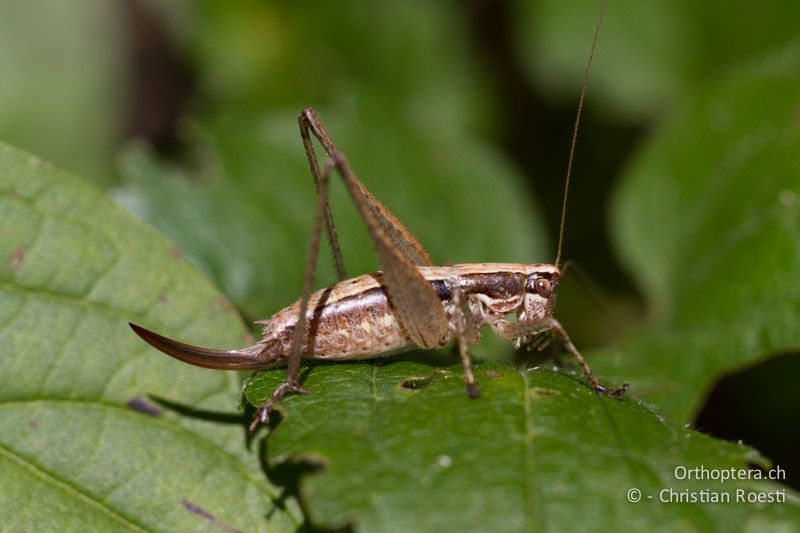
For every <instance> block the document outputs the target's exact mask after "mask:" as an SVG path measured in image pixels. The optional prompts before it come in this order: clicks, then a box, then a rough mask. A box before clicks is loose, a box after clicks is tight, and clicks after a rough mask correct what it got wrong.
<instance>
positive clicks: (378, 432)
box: [246, 361, 800, 531]
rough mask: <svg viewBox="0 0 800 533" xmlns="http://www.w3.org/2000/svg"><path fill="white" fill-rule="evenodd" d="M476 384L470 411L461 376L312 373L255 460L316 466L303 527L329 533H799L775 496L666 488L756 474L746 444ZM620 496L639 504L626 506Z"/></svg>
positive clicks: (547, 381)
mask: <svg viewBox="0 0 800 533" xmlns="http://www.w3.org/2000/svg"><path fill="white" fill-rule="evenodd" d="M476 371H477V374H476V375H477V376H478V380H479V385H480V388H481V397H480V398H479V399H477V400H471V399H469V398H468V397H467V396H466V394H465V393H464V385H463V380H462V371H461V369H460V366H450V367H445V368H444V369H442V367H441V366H432V365H428V364H425V363H420V362H413V361H399V362H394V363H388V364H380V363H377V364H348V363H340V364H336V365H320V366H314V367H312V368H311V369H310V370H308V371H307V373H306V374H305V382H304V385H305V386H307V387H309V388H310V389H311V392H310V393H309V394H306V395H300V396H290V397H288V398H287V399H285V400H284V402H283V403H282V404H281V406H280V410H281V412H282V413H283V415H284V416H283V420H282V421H281V422H280V423H279V424H278V425H277V427H275V428H274V430H273V431H272V434H271V435H270V437H269V455H268V460H269V461H270V463H272V464H273V465H274V464H280V463H283V462H286V461H300V460H306V461H310V462H312V463H314V464H317V465H318V466H319V467H320V471H319V472H316V473H313V474H308V475H307V476H305V477H304V478H303V479H302V481H301V494H302V497H303V498H304V499H305V500H306V504H307V508H308V510H309V513H310V518H311V519H312V522H314V523H317V524H323V525H326V526H341V525H343V524H346V523H354V524H356V525H357V526H358V527H359V529H361V530H365V531H376V530H377V531H382V530H387V529H395V528H396V527H397V526H398V524H402V527H403V528H404V529H408V530H414V531H419V530H422V531H442V530H459V529H464V530H490V531H533V530H536V531H548V530H549V531H564V530H583V531H586V530H593V529H596V528H597V525H598V524H602V525H603V528H604V529H609V530H614V529H617V528H630V526H631V525H635V526H636V529H647V528H666V529H668V530H669V529H681V528H682V529H687V528H688V529H690V530H692V529H694V530H704V529H708V528H709V527H710V526H712V525H713V527H714V528H718V529H719V530H726V529H731V528H737V529H739V528H741V529H748V527H754V528H755V527H759V526H762V527H763V526H769V527H772V528H780V527H785V528H787V531H796V530H797V524H798V523H800V506H798V503H797V501H796V499H795V500H792V498H796V497H795V496H793V494H792V493H791V492H789V491H788V490H787V489H786V488H785V487H783V486H781V485H778V484H774V483H767V482H755V481H752V480H750V481H747V480H745V481H731V482H728V483H720V482H719V481H709V480H703V481H698V480H684V479H677V477H680V476H678V475H677V474H676V473H675V469H676V467H685V468H687V469H691V468H695V467H698V468H699V467H705V468H707V469H730V468H734V469H737V470H738V469H746V468H747V465H748V463H753V462H754V463H758V464H761V465H764V459H763V458H761V457H760V456H759V455H758V454H757V453H755V452H754V451H753V450H752V449H750V448H747V447H746V446H743V445H741V444H733V443H728V442H723V441H719V440H715V439H712V438H710V437H708V436H705V435H703V434H701V433H698V432H696V431H694V430H691V429H687V428H686V427H684V426H680V425H678V424H676V423H675V422H672V421H670V420H665V419H664V418H662V417H660V416H658V415H656V414H654V413H653V412H651V411H650V410H648V409H647V408H645V407H643V406H642V405H640V404H639V403H637V402H636V401H634V400H632V399H622V400H616V399H611V398H608V397H605V396H599V395H597V394H595V393H594V392H592V391H591V389H589V388H588V387H587V386H586V385H584V384H583V383H582V382H580V381H578V380H576V379H575V378H573V377H571V376H569V375H566V374H562V373H555V372H551V371H548V370H544V369H534V370H517V369H514V368H513V367H510V366H508V365H500V364H480V365H478V366H477V367H476ZM282 378H283V372H281V371H272V372H263V373H260V374H258V375H257V376H255V377H254V378H251V379H250V380H249V381H248V383H247V385H246V397H247V399H248V400H249V401H250V402H251V403H253V404H254V405H256V404H259V403H260V402H262V401H263V400H264V399H265V398H266V397H267V396H268V395H269V394H270V392H271V391H272V390H273V389H274V387H276V386H277V385H278V384H279V383H280V382H281V380H282ZM630 489H639V490H640V491H641V493H642V495H643V498H644V499H643V501H642V502H640V503H638V504H633V503H630V502H628V500H627V492H628V490H630ZM669 489H673V490H674V491H676V492H678V493H682V492H684V491H687V494H688V492H693V493H696V494H699V492H698V491H702V490H706V491H708V492H709V493H710V492H714V493H720V494H721V493H725V494H727V495H729V497H731V498H732V502H733V503H729V504H716V505H710V504H709V505H702V506H701V505H672V504H668V503H662V502H659V501H658V499H659V497H660V496H662V497H663V494H662V492H661V491H663V490H669ZM737 490H742V491H745V492H747V491H761V492H763V491H767V492H769V491H778V494H786V495H787V501H788V502H789V503H783V504H774V505H768V506H757V505H751V504H746V503H735V499H733V498H735V496H736V491H737ZM650 497H652V498H653V499H652V500H650V499H649V498H650Z"/></svg>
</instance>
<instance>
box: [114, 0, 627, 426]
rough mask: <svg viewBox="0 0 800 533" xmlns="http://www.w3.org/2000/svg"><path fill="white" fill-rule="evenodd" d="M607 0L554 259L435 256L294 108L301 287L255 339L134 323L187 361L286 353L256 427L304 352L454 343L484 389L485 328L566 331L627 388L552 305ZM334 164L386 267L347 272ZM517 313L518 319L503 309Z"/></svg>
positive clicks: (350, 353)
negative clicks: (307, 225)
mask: <svg viewBox="0 0 800 533" xmlns="http://www.w3.org/2000/svg"><path fill="white" fill-rule="evenodd" d="M604 7H605V5H603V6H601V9H600V16H599V19H598V23H597V27H596V29H595V34H594V39H593V41H592V47H591V52H590V54H589V60H588V62H587V65H586V70H585V73H584V80H583V87H582V90H581V94H580V99H579V103H578V110H577V114H576V120H575V126H574V129H573V134H572V143H571V147H570V153H569V162H568V165H567V172H566V178H565V184H564V196H563V205H562V213H561V224H560V231H559V240H558V251H557V254H556V260H555V263H554V264H520V263H476V264H457V265H452V266H435V265H434V264H433V262H432V261H431V259H430V256H429V255H428V253H427V252H426V251H425V249H424V248H423V247H422V245H421V244H420V243H419V241H417V239H416V238H415V237H414V236H413V235H412V234H411V233H410V232H409V231H408V230H407V229H406V228H405V226H403V224H402V223H400V221H399V220H397V219H396V218H395V217H394V216H393V215H392V214H391V213H390V212H389V211H388V210H387V209H386V208H385V207H384V206H383V205H382V204H381V203H380V202H379V201H378V200H377V199H376V198H375V197H374V196H373V195H372V194H371V193H370V192H369V191H368V190H367V188H366V187H365V186H364V184H363V183H361V181H359V180H358V178H357V177H356V175H355V174H354V173H353V171H352V170H351V168H350V165H349V164H348V162H347V159H346V158H345V156H344V154H343V153H342V152H340V151H339V150H338V149H337V147H336V145H335V144H334V142H333V140H332V138H331V136H330V134H329V133H328V131H327V129H326V128H325V126H324V124H323V123H322V121H321V120H320V118H319V116H318V114H317V112H316V111H315V110H314V109H311V108H309V109H305V110H304V111H303V112H302V113H300V116H299V117H298V122H299V125H300V135H301V138H302V141H303V146H304V148H305V152H306V157H307V159H308V163H309V166H310V169H311V174H312V176H313V178H314V183H315V186H316V192H317V201H316V208H315V211H314V218H313V224H312V234H311V242H310V250H309V255H308V260H307V263H306V270H305V277H304V283H303V291H302V297H301V298H300V300H298V301H297V302H295V303H294V304H292V305H290V306H289V307H286V308H284V309H283V310H281V311H278V312H277V313H276V314H275V315H273V316H272V317H271V318H270V319H268V320H263V321H259V322H258V323H259V324H261V325H262V326H263V333H262V338H261V340H260V341H258V342H257V343H256V344H255V345H253V346H250V347H247V348H242V349H238V350H215V349H208V348H200V347H197V346H191V345H188V344H184V343H181V342H178V341H175V340H172V339H168V338H166V337H163V336H161V335H159V334H157V333H154V332H152V331H149V330H147V329H144V328H142V327H140V326H137V325H135V324H130V326H131V328H132V329H133V330H134V331H135V332H136V334H137V335H139V336H140V337H141V338H142V339H143V340H145V341H146V342H147V343H149V344H150V345H152V346H153V347H155V348H157V349H158V350H160V351H162V352H164V353H166V354H168V355H170V356H172V357H175V358H177V359H179V360H181V361H184V362H186V363H190V364H193V365H196V366H201V367H205V368H212V369H225V370H244V369H266V368H273V367H277V366H282V365H284V364H286V365H288V372H287V377H286V380H285V381H284V382H283V384H281V385H280V386H279V387H278V388H277V389H276V390H275V391H274V392H273V393H272V395H271V397H270V398H268V399H267V401H266V402H264V404H263V405H262V406H261V407H260V408H259V409H258V410H257V412H256V414H255V416H254V417H253V420H252V422H251V424H250V430H251V431H253V430H254V429H255V428H256V427H257V426H258V424H259V423H266V422H267V421H268V420H269V413H270V411H271V410H272V409H273V408H274V407H275V406H276V405H277V404H278V402H280V401H281V399H282V398H283V397H284V396H285V395H286V394H287V393H289V392H294V393H303V392H307V390H306V389H305V388H303V387H302V386H301V385H300V383H299V382H298V373H299V369H300V362H301V360H302V359H325V360H337V361H338V360H354V359H368V358H374V357H382V356H386V355H391V354H395V353H398V352H402V351H407V350H411V349H415V348H422V349H435V348H442V347H444V346H446V345H447V344H449V343H450V342H452V341H455V342H456V343H457V345H458V351H459V354H460V357H461V363H462V365H463V368H464V381H465V385H466V391H467V394H468V396H470V397H472V398H476V397H478V396H479V394H478V388H477V386H476V384H475V377H474V375H473V372H472V366H471V363H470V356H469V351H468V346H469V345H470V344H474V343H476V342H477V341H478V340H479V339H480V328H481V327H482V326H484V325H488V326H490V328H491V329H492V330H493V331H494V333H495V334H497V335H499V336H500V337H502V338H505V339H509V340H512V341H513V342H514V345H515V346H516V347H517V348H519V347H520V346H522V345H526V346H529V347H531V346H536V347H538V348H542V347H543V346H544V345H545V344H547V343H549V342H550V341H551V340H555V341H556V342H558V343H559V344H560V345H561V347H563V349H564V350H566V351H567V352H568V353H569V354H570V355H571V356H572V357H573V358H574V359H575V361H576V362H577V363H578V365H580V367H581V369H582V370H583V373H584V374H585V375H586V378H587V380H588V381H589V385H590V386H591V387H592V388H593V389H594V390H595V391H597V392H599V393H603V394H606V395H609V396H613V397H616V396H620V395H622V394H623V393H624V391H625V388H626V385H623V386H621V387H618V388H606V387H604V386H602V385H600V384H599V383H598V381H597V378H596V377H595V376H594V374H593V373H592V371H591V369H590V368H589V365H588V364H587V362H586V360H585V359H584V358H583V356H581V354H580V352H578V350H577V349H576V348H575V346H574V345H573V343H572V341H571V340H570V338H569V336H568V335H567V333H566V331H565V330H564V328H563V327H562V326H561V324H560V323H559V322H558V320H556V319H555V318H554V317H553V316H552V312H553V306H554V304H555V297H556V289H557V288H558V284H559V280H560V276H561V271H560V268H559V265H560V261H561V247H562V242H563V238H564V220H565V213H566V206H567V193H568V190H569V178H570V174H571V172H572V161H573V155H574V150H575V144H576V139H577V132H578V127H579V124H580V116H581V111H582V107H583V101H584V96H585V93H586V88H587V85H588V78H589V72H590V70H591V64H592V59H593V57H594V50H595V46H596V43H597V37H598V33H599V30H600V25H601V22H602V17H603V11H604ZM312 136H313V137H314V138H316V139H317V141H318V142H319V143H320V144H321V145H322V147H323V148H324V150H325V153H326V158H325V159H324V161H323V162H322V165H320V162H319V160H318V159H317V156H316V154H315V152H314V146H313V144H312ZM334 173H336V174H338V175H339V176H340V177H341V179H342V181H343V183H344V185H345V188H346V189H347V191H348V193H349V195H350V197H351V198H352V200H353V203H354V204H355V206H356V208H357V210H358V213H359V215H360V217H361V219H362V221H363V223H364V224H365V225H366V227H367V230H368V232H369V235H370V237H371V240H372V243H373V245H374V247H375V250H376V252H377V255H378V260H379V263H380V266H381V268H382V269H383V270H382V271H381V272H375V273H372V274H366V275H362V276H358V277H355V278H350V279H347V275H346V273H345V269H344V262H343V260H342V254H341V251H340V247H339V242H338V237H337V235H336V230H335V227H334V223H333V217H332V213H331V209H330V205H329V203H328V185H329V182H330V177H331V175H332V174H334ZM323 226H324V228H325V232H326V234H327V237H328V240H329V242H330V245H331V249H332V252H333V258H334V261H335V263H336V270H337V273H338V276H339V282H338V283H336V284H334V285H332V286H330V287H328V288H325V289H322V290H319V291H316V292H314V293H312V292H311V285H312V282H313V277H314V271H315V268H316V263H317V255H318V251H319V245H320V240H321V233H322V227H323ZM512 313H514V314H516V321H513V322H512V321H509V320H508V319H507V318H506V317H507V316H508V315H510V314H512Z"/></svg>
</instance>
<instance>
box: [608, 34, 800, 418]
mask: <svg viewBox="0 0 800 533" xmlns="http://www.w3.org/2000/svg"><path fill="white" fill-rule="evenodd" d="M798 73H800V47H798V46H792V47H789V48H787V49H785V50H783V51H781V52H780V53H775V54H771V55H769V56H767V57H765V58H764V60H762V61H760V62H759V63H758V64H757V65H755V66H749V67H746V68H743V69H740V70H738V71H736V72H734V73H732V74H730V75H728V76H727V77H725V78H723V79H721V80H719V82H717V83H715V84H714V85H713V86H711V87H709V88H708V89H707V90H705V91H704V92H703V93H702V94H700V95H699V96H698V97H697V98H696V99H694V100H693V101H692V102H689V103H687V105H685V106H684V107H683V108H682V109H681V110H680V112H679V113H678V114H677V115H676V116H675V117H674V118H673V119H672V120H671V121H670V123H669V124H668V125H667V126H666V127H665V128H664V129H663V130H662V131H661V132H660V133H659V134H658V135H657V136H655V137H654V138H653V140H652V142H650V143H649V144H648V145H647V146H646V147H645V148H644V150H643V151H642V153H641V154H640V155H639V157H638V158H637V160H636V161H635V162H634V164H633V165H632V167H631V168H630V171H629V172H628V174H627V176H626V177H625V179H624V180H623V183H622V186H621V187H620V189H619V193H618V196H617V201H616V207H617V208H616V209H615V210H614V211H613V213H614V214H615V218H614V226H615V228H616V233H617V235H618V237H619V238H618V242H619V244H620V246H619V247H620V252H621V255H622V256H623V258H624V259H625V260H626V262H627V264H628V266H629V268H630V271H631V273H632V274H633V275H634V276H635V277H636V278H637V279H638V280H639V281H640V285H641V287H642V288H643V290H644V291H645V294H646V296H647V299H648V302H649V304H650V306H651V308H652V309H653V317H652V318H653V325H652V326H651V327H650V328H649V329H648V330H647V331H645V332H644V333H643V334H642V335H639V336H636V337H634V338H631V339H629V340H628V341H627V343H626V344H625V345H624V346H623V347H622V348H621V349H620V351H619V352H617V353H616V355H615V356H614V357H612V358H598V360H599V361H601V362H603V361H608V362H613V368H607V369H601V374H602V373H604V372H605V373H606V374H607V375H610V372H614V373H616V374H617V375H618V376H624V379H625V380H630V381H632V382H633V383H634V385H635V387H634V390H635V391H636V393H637V394H642V395H646V396H647V398H648V400H649V401H652V402H653V403H655V404H656V405H658V406H659V409H661V410H663V411H665V412H667V413H670V414H672V415H674V416H676V417H678V418H679V419H687V418H688V417H689V416H690V415H691V414H692V413H693V412H694V411H695V410H696V408H697V406H698V402H699V401H701V400H702V397H703V394H704V393H705V392H706V391H707V390H708V389H709V388H710V387H711V386H712V385H713V383H714V381H715V380H716V379H718V378H719V377H720V376H721V374H723V373H725V372H728V371H731V370H733V369H737V368H741V367H742V366H745V365H748V364H754V363H756V362H757V361H759V360H760V359H762V358H764V357H767V356H769V355H770V354H775V353H781V352H784V353H785V352H789V351H796V350H797V349H798V348H800V325H799V324H798V320H797V317H798V310H799V309H800V285H798V283H797V280H798V279H800V232H798V220H799V219H800V200H799V199H798V194H800V150H798V146H800V122H798V109H800V96H799V95H800V75H798ZM607 366H609V367H610V366H611V365H607ZM599 368H601V367H600V366H598V369H599Z"/></svg>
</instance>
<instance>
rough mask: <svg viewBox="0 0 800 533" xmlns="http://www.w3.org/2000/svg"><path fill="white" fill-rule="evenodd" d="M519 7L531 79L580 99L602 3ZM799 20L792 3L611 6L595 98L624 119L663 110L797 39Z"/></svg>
mask: <svg viewBox="0 0 800 533" xmlns="http://www.w3.org/2000/svg"><path fill="white" fill-rule="evenodd" d="M515 6H516V8H517V9H516V15H517V16H516V18H515V19H514V26H515V28H514V29H515V30H516V32H515V33H516V43H517V47H518V49H519V50H520V53H521V56H522V58H523V65H524V67H525V68H526V70H527V72H528V75H529V76H530V78H531V79H532V80H534V81H535V82H536V84H537V85H538V86H539V87H542V88H543V89H545V90H546V91H548V92H550V93H551V94H556V93H558V92H560V93H562V94H569V95H570V98H572V97H573V96H572V95H573V93H574V91H575V88H576V87H579V86H580V83H581V79H582V78H583V70H584V67H585V66H586V55H587V53H588V49H589V45H590V41H591V38H592V34H593V32H594V28H595V25H596V23H597V15H598V10H599V6H600V1H599V0H579V1H573V2H569V3H567V2H560V1H559V0H536V1H532V2H530V1H525V2H522V1H519V2H516V3H515ZM798 17H800V3H798V2H795V1H793V0H766V1H762V2H759V3H758V4H757V5H756V4H753V5H746V4H737V5H736V6H735V7H733V8H732V6H731V4H730V2H727V1H725V0H706V1H705V2H695V1H692V0H655V1H650V2H638V1H636V0H614V1H612V2H608V5H607V6H606V14H605V18H604V21H603V27H602V29H601V32H600V38H599V41H598V43H597V55H596V57H595V62H594V66H593V68H592V82H591V87H592V88H591V90H590V91H589V98H590V99H593V100H597V99H602V100H603V101H604V105H606V106H608V107H610V108H611V109H612V111H610V112H609V113H608V114H609V115H613V116H614V117H615V119H616V120H620V119H622V120H631V119H632V120H641V119H642V118H645V119H646V118H648V117H653V116H659V117H660V116H664V115H665V111H668V110H671V109H672V106H673V105H674V104H677V103H679V102H680V100H681V98H683V97H684V96H685V95H687V94H689V93H690V92H691V91H692V90H693V89H694V88H696V87H698V86H702V85H703V84H704V83H706V82H707V81H708V80H713V79H715V78H716V77H717V76H718V75H719V74H720V73H721V72H725V71H726V70H728V69H730V68H731V67H735V66H736V65H741V64H742V63H743V62H746V61H749V60H753V59H755V58H758V57H760V56H762V55H763V54H764V53H765V52H768V51H769V50H772V49H774V48H775V47H780V46H785V45H786V44H787V43H789V42H791V40H792V39H797V38H798V36H800V33H798V27H797V24H795V21H796V20H797V18H798ZM743 28H746V31H743ZM589 107H590V108H591V107H593V106H591V105H590V106H589ZM595 107H596V106H595Z"/></svg>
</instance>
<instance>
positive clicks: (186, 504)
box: [181, 500, 239, 533]
mask: <svg viewBox="0 0 800 533" xmlns="http://www.w3.org/2000/svg"><path fill="white" fill-rule="evenodd" d="M181 505H183V508H184V509H186V510H187V511H189V512H190V513H192V514H194V515H197V516H199V517H201V518H205V519H206V520H208V521H209V522H211V523H212V524H214V525H215V526H217V527H218V528H220V529H221V530H222V531H225V533H238V531H239V530H238V529H236V528H233V527H231V526H229V525H228V524H225V523H224V522H220V521H219V520H217V517H216V516H214V515H213V514H211V513H209V512H208V511H206V510H205V509H203V508H202V507H200V506H199V505H197V504H196V503H192V502H190V501H189V500H181Z"/></svg>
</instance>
